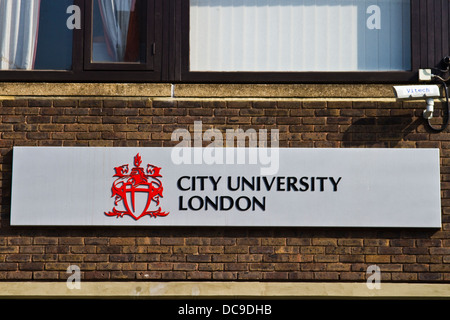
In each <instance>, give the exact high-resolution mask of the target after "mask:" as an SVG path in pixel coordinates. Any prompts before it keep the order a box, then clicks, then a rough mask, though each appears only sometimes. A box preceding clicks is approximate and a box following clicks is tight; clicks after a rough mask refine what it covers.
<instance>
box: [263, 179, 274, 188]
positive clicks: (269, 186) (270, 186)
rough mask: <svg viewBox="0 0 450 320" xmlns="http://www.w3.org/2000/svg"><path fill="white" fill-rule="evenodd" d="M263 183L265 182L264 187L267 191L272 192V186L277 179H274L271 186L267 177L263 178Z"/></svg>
mask: <svg viewBox="0 0 450 320" xmlns="http://www.w3.org/2000/svg"><path fill="white" fill-rule="evenodd" d="M263 181H264V185H265V186H266V189H267V191H270V189H272V185H273V183H274V181H275V177H273V178H272V181H271V182H270V184H269V182H268V181H267V177H263Z"/></svg>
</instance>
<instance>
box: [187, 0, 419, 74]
mask: <svg viewBox="0 0 450 320" xmlns="http://www.w3.org/2000/svg"><path fill="white" fill-rule="evenodd" d="M374 3H375V4H374ZM189 16H190V64H189V66H190V70H192V71H278V72H296V71H297V72H298V71H391V70H409V69H410V68H411V46H410V34H411V32H410V1H409V0H378V1H373V0H370V1H369V0H318V1H314V0H283V1H277V0H234V1H222V0H191V1H190V15H189Z"/></svg>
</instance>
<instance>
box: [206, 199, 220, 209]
mask: <svg viewBox="0 0 450 320" xmlns="http://www.w3.org/2000/svg"><path fill="white" fill-rule="evenodd" d="M218 199H219V197H217V196H216V197H215V200H216V201H215V202H214V201H212V200H211V198H210V197H206V198H205V210H208V206H211V207H212V208H213V209H214V210H215V211H217V209H218V206H219V203H218V202H219V201H218Z"/></svg>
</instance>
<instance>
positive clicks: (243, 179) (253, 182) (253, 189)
mask: <svg viewBox="0 0 450 320" xmlns="http://www.w3.org/2000/svg"><path fill="white" fill-rule="evenodd" d="M241 179H242V190H244V186H245V185H247V186H248V187H249V188H250V190H252V191H255V177H252V181H251V182H250V181H249V180H247V178H245V177H241Z"/></svg>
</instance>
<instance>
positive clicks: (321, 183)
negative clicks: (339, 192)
mask: <svg viewBox="0 0 450 320" xmlns="http://www.w3.org/2000/svg"><path fill="white" fill-rule="evenodd" d="M316 179H317V180H319V181H320V191H321V192H322V191H323V190H324V185H323V181H324V180H327V179H328V178H326V177H317V178H316Z"/></svg>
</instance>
